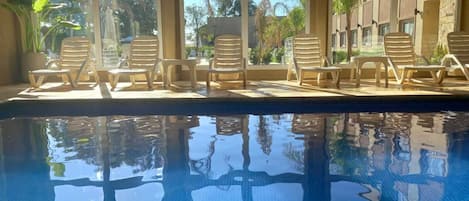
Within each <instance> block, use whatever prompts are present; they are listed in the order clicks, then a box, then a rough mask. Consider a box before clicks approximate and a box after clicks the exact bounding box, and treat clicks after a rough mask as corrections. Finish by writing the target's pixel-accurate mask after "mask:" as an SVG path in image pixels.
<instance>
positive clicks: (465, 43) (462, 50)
mask: <svg viewBox="0 0 469 201" xmlns="http://www.w3.org/2000/svg"><path fill="white" fill-rule="evenodd" d="M447 38H448V51H449V53H450V54H454V55H455V56H456V57H457V58H458V60H459V61H460V62H461V63H463V64H469V32H451V33H449V34H448V37H447Z"/></svg>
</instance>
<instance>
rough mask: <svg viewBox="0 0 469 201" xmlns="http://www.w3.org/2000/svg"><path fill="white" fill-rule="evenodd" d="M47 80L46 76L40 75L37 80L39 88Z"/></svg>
mask: <svg viewBox="0 0 469 201" xmlns="http://www.w3.org/2000/svg"><path fill="white" fill-rule="evenodd" d="M45 80H46V76H44V75H40V76H39V78H38V79H37V82H36V85H37V88H39V87H40V86H41V85H42V83H43V82H44V81H45Z"/></svg>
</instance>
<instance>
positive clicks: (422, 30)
mask: <svg viewBox="0 0 469 201" xmlns="http://www.w3.org/2000/svg"><path fill="white" fill-rule="evenodd" d="M458 2H460V1H458V0H367V1H364V2H363V3H361V4H360V5H358V7H357V8H355V9H354V10H353V12H352V19H351V20H352V21H351V31H352V44H353V47H354V48H356V49H360V51H377V50H382V45H383V36H384V35H385V34H386V33H389V32H396V31H401V32H407V33H409V34H411V35H414V40H415V49H416V52H417V53H418V54H422V55H424V56H426V57H430V56H431V54H432V52H433V50H434V48H435V47H436V45H437V44H438V43H441V44H446V35H447V33H449V32H451V31H455V30H457V26H458V25H457V23H458V22H457V18H458V17H457V15H458V8H460V7H461V5H459V4H460V3H458ZM346 26H347V25H346V18H345V15H333V16H332V26H331V34H332V47H333V51H338V50H343V51H345V50H346V49H345V47H346Z"/></svg>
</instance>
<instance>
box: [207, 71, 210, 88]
mask: <svg viewBox="0 0 469 201" xmlns="http://www.w3.org/2000/svg"><path fill="white" fill-rule="evenodd" d="M210 81H211V80H210V72H207V81H206V82H207V89H209V88H210Z"/></svg>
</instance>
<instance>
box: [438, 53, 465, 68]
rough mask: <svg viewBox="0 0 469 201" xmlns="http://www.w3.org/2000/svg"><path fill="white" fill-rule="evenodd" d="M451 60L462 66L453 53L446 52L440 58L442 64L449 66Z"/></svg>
mask: <svg viewBox="0 0 469 201" xmlns="http://www.w3.org/2000/svg"><path fill="white" fill-rule="evenodd" d="M451 62H454V63H456V64H457V65H458V66H464V65H462V63H461V62H460V61H459V59H458V58H457V57H456V55H454V54H446V55H445V56H444V57H443V58H442V59H441V65H442V66H447V67H448V66H451Z"/></svg>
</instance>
